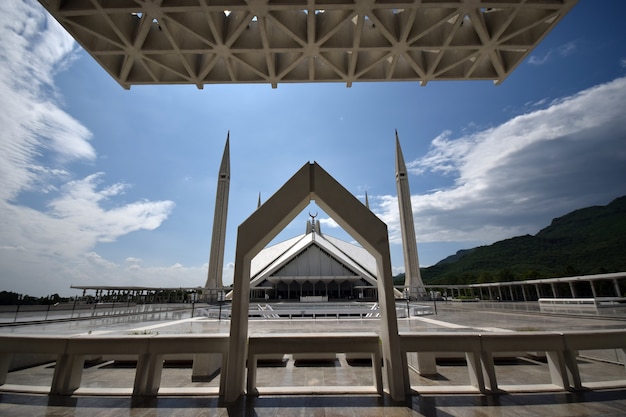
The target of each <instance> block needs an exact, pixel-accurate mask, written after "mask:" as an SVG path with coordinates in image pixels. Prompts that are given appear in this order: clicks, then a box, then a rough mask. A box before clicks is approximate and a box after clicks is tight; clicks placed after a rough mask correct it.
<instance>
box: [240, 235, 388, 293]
mask: <svg viewBox="0 0 626 417" xmlns="http://www.w3.org/2000/svg"><path fill="white" fill-rule="evenodd" d="M312 247H315V248H317V249H319V250H321V251H322V252H324V253H325V254H327V255H328V257H330V258H331V260H332V262H334V263H336V264H338V265H341V266H342V270H343V271H349V273H350V274H351V275H352V276H353V277H354V278H357V277H358V278H362V279H363V280H364V281H365V282H367V283H368V284H369V285H372V286H374V287H375V286H376V261H375V259H374V257H373V256H372V255H371V254H369V253H368V252H367V250H365V249H364V248H362V247H361V246H359V245H355V244H352V243H349V242H345V241H343V240H341V239H337V238H335V237H332V236H328V235H327V234H322V233H321V231H320V228H319V223H316V224H315V226H313V227H310V223H309V227H307V233H304V234H301V235H299V236H296V237H294V238H291V239H288V240H285V241H283V242H280V243H278V244H275V245H272V246H268V247H267V248H265V249H263V250H262V251H261V252H259V253H258V254H257V256H255V257H254V258H253V260H252V263H251V266H250V268H251V270H250V279H251V282H250V286H251V287H255V286H257V285H260V284H261V283H262V282H263V281H265V280H266V279H268V278H270V277H272V275H273V274H274V273H276V272H277V271H279V270H280V269H281V268H283V267H284V266H285V265H287V264H289V263H290V262H292V261H293V260H294V259H296V257H298V256H302V255H304V256H307V251H309V250H310V249H311V248H312ZM342 277H343V278H347V276H342ZM324 278H326V279H332V278H333V277H332V276H326V277H324V276H322V275H319V276H313V275H311V274H310V273H304V274H303V275H302V279H308V280H316V279H324ZM335 278H337V277H335ZM289 279H297V277H296V276H290V277H289Z"/></svg>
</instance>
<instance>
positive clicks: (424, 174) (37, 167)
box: [0, 0, 626, 296]
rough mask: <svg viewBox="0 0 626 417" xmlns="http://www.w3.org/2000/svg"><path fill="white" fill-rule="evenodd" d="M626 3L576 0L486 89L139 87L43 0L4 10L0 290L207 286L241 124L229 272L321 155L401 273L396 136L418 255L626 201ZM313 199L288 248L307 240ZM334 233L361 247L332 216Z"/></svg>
mask: <svg viewBox="0 0 626 417" xmlns="http://www.w3.org/2000/svg"><path fill="white" fill-rule="evenodd" d="M624 12H626V3H624V2H623V1H621V0H606V1H603V2H602V7H598V5H597V3H596V2H590V1H581V2H580V4H578V5H577V6H576V7H574V9H573V10H572V11H571V12H570V13H569V14H568V15H567V16H566V17H565V18H564V19H563V21H562V22H561V23H560V25H559V26H557V27H556V28H555V30H553V31H552V32H551V33H550V34H549V35H548V36H547V37H546V38H545V39H544V41H543V42H542V43H541V44H540V45H539V46H538V47H537V48H536V49H535V50H534V51H533V52H532V53H531V55H530V56H529V57H528V58H527V59H526V60H525V61H524V62H523V63H522V64H521V65H520V66H519V67H518V68H517V69H516V70H515V71H514V72H513V74H512V75H511V76H510V77H509V78H507V79H506V80H505V81H504V82H503V83H502V84H501V85H499V86H494V85H493V84H492V83H491V82H431V83H429V84H428V85H426V86H425V87H420V86H419V85H418V84H416V83H409V82H396V83H355V84H353V86H352V87H351V88H346V86H345V85H344V84H339V83H337V84H293V85H291V84H279V86H278V88H277V89H272V88H271V87H270V86H269V85H207V86H205V88H204V89H203V90H198V89H196V88H195V87H194V86H135V87H132V88H131V89H130V90H129V91H127V90H124V89H123V88H122V87H120V86H119V85H118V84H117V83H115V82H114V81H113V79H112V78H111V77H110V76H109V75H108V74H107V73H106V72H105V71H104V70H103V69H101V68H100V66H99V65H98V64H97V63H96V62H95V61H94V60H93V59H92V58H91V57H90V56H89V55H88V54H86V53H85V52H84V51H83V50H82V49H81V48H80V47H79V46H78V45H77V44H76V43H75V42H73V41H72V39H71V37H69V35H67V34H66V33H65V31H64V30H63V29H62V28H60V27H59V25H58V24H57V23H56V22H55V21H54V20H53V19H52V18H51V17H49V16H48V15H47V14H46V12H45V11H44V9H43V8H42V7H41V6H40V5H39V4H38V3H36V2H33V1H24V2H13V1H12V2H1V3H0V39H1V41H0V126H1V127H2V130H1V132H0V144H1V149H2V152H1V153H0V181H1V184H2V187H1V188H0V268H1V269H0V271H1V272H0V290H6V291H15V292H19V293H28V294H31V295H37V296H42V295H47V294H52V293H59V294H62V295H73V294H76V292H75V291H74V290H71V289H70V288H69V287H70V285H72V284H74V285H120V286H123V285H145V286H171V287H177V286H190V287H191V286H198V285H203V284H204V282H205V280H206V270H207V262H208V254H209V247H210V243H211V242H210V239H211V226H212V225H211V223H212V219H213V210H214V198H215V189H216V183H217V174H218V172H217V171H218V167H219V162H220V159H221V154H222V150H223V148H224V142H225V139H226V135H227V132H228V131H230V138H231V143H230V146H231V149H230V150H231V167H232V168H231V186H230V204H229V214H228V226H227V237H226V248H225V264H224V281H225V283H230V282H231V281H232V262H233V261H234V254H235V246H236V230H237V227H238V225H239V224H241V223H242V222H243V221H244V220H245V219H246V218H247V217H248V216H249V215H250V214H251V213H252V212H253V211H254V209H255V208H256V204H257V197H258V193H261V198H262V200H266V199H267V198H269V196H270V195H271V194H273V193H274V192H275V191H276V190H277V189H278V188H279V187H280V186H281V185H282V184H283V183H284V182H285V181H287V180H288V179H289V178H290V177H291V175H293V174H294V173H295V172H296V171H297V170H298V169H299V168H300V167H301V166H302V165H303V164H305V163H307V162H309V161H317V162H318V163H319V164H320V165H321V166H322V167H323V168H324V169H325V170H326V171H328V172H329V173H330V174H331V175H333V176H334V177H335V178H336V179H337V180H338V181H339V182H340V183H341V184H342V185H344V186H345V187H346V188H347V189H348V190H349V191H350V192H351V193H353V194H354V195H355V196H357V197H359V198H361V199H363V198H364V193H365V191H367V193H368V195H369V201H370V207H371V208H372V210H373V211H374V212H375V213H376V214H377V215H378V216H379V217H380V218H381V219H383V220H384V221H385V222H386V223H387V225H388V227H389V232H390V241H391V250H392V263H393V267H394V273H398V272H401V271H402V270H403V259H402V250H401V246H400V234H399V229H398V206H397V201H396V190H395V182H394V130H395V129H397V130H398V133H399V137H400V141H401V143H402V147H403V151H404V157H405V160H406V161H407V164H408V165H409V169H410V172H411V175H410V176H409V181H410V187H411V193H412V202H413V211H414V217H415V226H416V235H417V241H418V250H419V256H420V263H421V265H422V266H428V265H432V264H434V263H436V262H438V261H439V260H441V259H443V258H445V257H446V256H448V255H451V254H453V253H455V252H456V251H457V250H459V249H464V248H469V247H474V246H477V245H483V244H490V243H493V242H495V241H497V240H501V239H505V238H509V237H512V236H516V235H522V234H535V233H537V232H538V231H539V230H540V229H541V228H543V227H545V226H547V225H548V224H549V223H550V221H551V220H552V219H553V218H554V217H557V216H561V215H563V214H565V213H567V212H569V211H571V210H574V209H577V208H581V207H585V206H589V205H604V204H607V203H609V202H610V201H611V200H613V199H614V198H616V197H619V196H622V195H625V194H626V116H625V114H626V44H624V42H623V40H624V39H626V26H625V25H624V24H623V22H622V21H621V17H622V16H623V15H624ZM317 210H318V209H317V208H316V207H315V206H314V204H312V205H311V206H310V207H309V208H307V209H306V210H305V211H304V212H303V213H302V214H301V215H300V216H299V217H298V218H297V219H296V220H294V222H292V224H290V225H289V226H288V227H287V229H285V231H284V232H283V233H282V234H281V235H280V236H279V237H278V239H284V238H288V237H292V236H295V235H296V234H299V233H302V232H303V231H304V224H305V219H306V218H307V217H308V214H307V213H308V212H309V211H312V212H313V211H317ZM320 218H322V223H323V225H322V232H326V233H329V234H331V235H333V236H336V237H340V238H344V239H346V240H350V239H351V238H350V237H349V236H347V235H346V234H345V233H343V232H342V231H341V230H339V229H337V228H336V227H335V225H334V223H333V222H332V221H330V220H329V219H327V218H326V216H325V215H324V214H323V213H322V214H321V215H320Z"/></svg>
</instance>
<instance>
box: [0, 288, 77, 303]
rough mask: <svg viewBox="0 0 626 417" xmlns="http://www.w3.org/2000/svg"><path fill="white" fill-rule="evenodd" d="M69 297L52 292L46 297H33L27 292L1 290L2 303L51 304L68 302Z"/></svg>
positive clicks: (0, 299)
mask: <svg viewBox="0 0 626 417" xmlns="http://www.w3.org/2000/svg"><path fill="white" fill-rule="evenodd" d="M69 300H70V299H69V298H67V297H61V296H59V294H52V295H48V296H46V297H31V296H30V295H26V294H18V293H16V292H12V291H0V305H17V304H20V305H49V304H56V303H67V302H69Z"/></svg>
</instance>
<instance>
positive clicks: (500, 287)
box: [426, 272, 626, 301]
mask: <svg viewBox="0 0 626 417" xmlns="http://www.w3.org/2000/svg"><path fill="white" fill-rule="evenodd" d="M426 289H427V290H428V291H439V292H440V293H441V294H442V295H443V296H445V297H449V298H478V299H481V300H501V301H537V300H538V299H540V298H599V297H617V298H620V297H624V296H626V272H622V273H612V274H597V275H584V276H576V277H565V278H548V279H536V280H525V281H509V282H493V283H482V284H467V285H426Z"/></svg>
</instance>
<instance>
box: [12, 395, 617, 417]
mask: <svg viewBox="0 0 626 417" xmlns="http://www.w3.org/2000/svg"><path fill="white" fill-rule="evenodd" d="M0 415H2V416H4V417H22V416H29V417H37V416H58V417H66V416H67V417H69V416H86V417H101V416H102V417H109V416H110V417H122V416H132V417H148V416H181V417H182V416H231V417H234V416H250V417H253V416H254V417H257V416H258V417H270V416H271V417H274V416H276V417H283V416H285V417H290V416H294V417H295V416H319V417H330V416H348V417H367V416H388V417H409V416H412V417H418V416H424V417H431V416H441V417H449V416H458V417H464V416H468V417H469V416H476V417H501V416H528V417H538V416H552V417H557V416H559V417H560V416H563V417H566V416H567V417H582V416H593V417H623V416H624V415H626V390H609V391H593V392H581V393H550V394H507V395H498V396H482V395H436V396H435V395H415V396H412V397H410V398H408V399H407V400H406V401H404V402H394V401H391V400H390V399H389V398H380V397H377V396H356V395H355V396H349V395H342V396H264V397H258V398H255V397H252V398H242V399H241V400H240V401H237V402H235V403H232V404H228V405H226V404H223V403H221V402H220V400H219V399H217V398H215V397H157V398H150V399H140V398H129V397H69V398H68V397H53V396H45V395H25V394H6V393H5V394H0Z"/></svg>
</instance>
